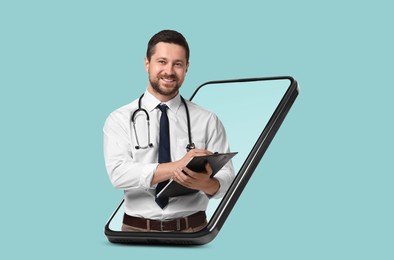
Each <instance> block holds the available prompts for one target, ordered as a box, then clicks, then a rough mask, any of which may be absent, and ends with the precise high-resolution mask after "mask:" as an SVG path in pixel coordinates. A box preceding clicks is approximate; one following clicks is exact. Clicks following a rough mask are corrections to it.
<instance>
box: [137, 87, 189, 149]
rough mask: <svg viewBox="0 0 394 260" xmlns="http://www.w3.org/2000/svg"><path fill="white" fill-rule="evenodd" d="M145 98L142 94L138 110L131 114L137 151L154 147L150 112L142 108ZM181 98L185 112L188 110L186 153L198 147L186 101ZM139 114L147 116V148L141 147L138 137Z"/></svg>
mask: <svg viewBox="0 0 394 260" xmlns="http://www.w3.org/2000/svg"><path fill="white" fill-rule="evenodd" d="M143 96H144V94H142V95H141V97H140V98H139V100H138V109H137V110H135V111H134V112H133V114H131V117H130V121H131V122H132V123H133V129H134V135H135V140H136V141H137V145H136V146H135V149H137V150H139V149H148V148H152V147H153V144H152V143H151V141H150V118H149V114H148V111H146V109H144V108H142V106H141V101H142V97H143ZM180 97H181V100H182V103H183V104H184V105H185V110H186V118H187V132H188V136H189V144H188V145H187V146H186V151H187V152H188V151H190V150H192V149H194V148H196V146H195V145H194V143H193V142H192V134H191V130H190V128H191V127H190V115H189V109H188V107H187V104H186V101H185V99H184V98H183V97H182V96H180ZM139 112H144V113H145V115H146V123H147V126H148V145H146V146H141V145H140V142H139V139H138V136H137V129H136V127H135V117H136V115H137V113H139ZM130 132H131V129H130ZM130 136H131V135H130Z"/></svg>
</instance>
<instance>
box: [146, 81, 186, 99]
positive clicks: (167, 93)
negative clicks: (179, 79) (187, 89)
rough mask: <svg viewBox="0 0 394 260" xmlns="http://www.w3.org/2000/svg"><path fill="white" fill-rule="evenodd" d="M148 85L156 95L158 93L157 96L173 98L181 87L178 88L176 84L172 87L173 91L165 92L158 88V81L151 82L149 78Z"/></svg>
mask: <svg viewBox="0 0 394 260" xmlns="http://www.w3.org/2000/svg"><path fill="white" fill-rule="evenodd" d="M149 83H150V85H151V86H152V88H153V89H154V90H155V91H156V92H157V93H159V94H160V95H162V96H167V97H172V96H175V95H176V94H177V93H178V91H179V88H180V87H181V86H179V85H178V84H176V85H175V87H174V88H173V89H171V90H170V91H165V89H164V88H160V83H159V80H156V81H153V80H152V79H151V78H149Z"/></svg>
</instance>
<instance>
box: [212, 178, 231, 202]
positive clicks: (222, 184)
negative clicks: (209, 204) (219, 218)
mask: <svg viewBox="0 0 394 260" xmlns="http://www.w3.org/2000/svg"><path fill="white" fill-rule="evenodd" d="M214 178H215V179H217V180H218V181H219V189H218V191H217V192H216V193H215V194H213V195H212V196H209V198H210V199H220V198H222V197H223V196H224V194H226V191H227V189H225V188H224V187H225V186H226V185H225V180H222V179H220V177H214Z"/></svg>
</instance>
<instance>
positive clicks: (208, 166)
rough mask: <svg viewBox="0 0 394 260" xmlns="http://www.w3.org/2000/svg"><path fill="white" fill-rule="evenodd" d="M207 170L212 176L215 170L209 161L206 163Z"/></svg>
mask: <svg viewBox="0 0 394 260" xmlns="http://www.w3.org/2000/svg"><path fill="white" fill-rule="evenodd" d="M205 171H206V173H207V174H209V176H211V174H212V172H213V170H212V167H211V165H210V164H209V163H208V162H206V163H205Z"/></svg>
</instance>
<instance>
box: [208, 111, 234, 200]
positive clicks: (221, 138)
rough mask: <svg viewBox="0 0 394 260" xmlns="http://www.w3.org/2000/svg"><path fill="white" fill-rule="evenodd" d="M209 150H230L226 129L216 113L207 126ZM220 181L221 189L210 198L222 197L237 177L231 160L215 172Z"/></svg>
mask: <svg viewBox="0 0 394 260" xmlns="http://www.w3.org/2000/svg"><path fill="white" fill-rule="evenodd" d="M206 136H207V150H209V151H212V152H219V153H228V152H230V146H229V143H228V141H227V135H226V130H225V129H224V126H223V124H222V122H221V121H220V120H219V119H218V118H217V116H216V115H214V114H212V115H211V117H210V120H209V122H208V127H207V133H206ZM215 178H216V179H217V180H218V181H219V183H220V187H219V190H218V191H217V192H216V193H215V194H214V195H213V196H211V197H210V198H215V199H218V198H222V197H223V196H224V195H225V194H226V192H227V190H228V188H229V187H230V185H231V183H232V182H233V180H234V178H235V173H234V166H233V163H232V161H231V160H230V161H229V162H228V163H227V164H226V165H225V166H224V167H223V168H222V169H221V170H220V171H219V172H217V173H216V174H215Z"/></svg>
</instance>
